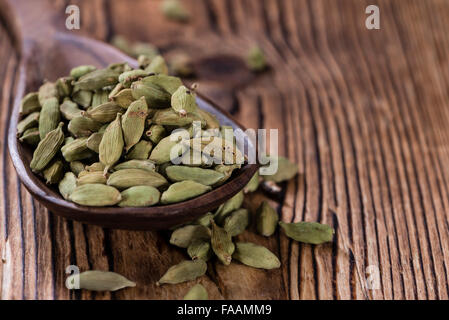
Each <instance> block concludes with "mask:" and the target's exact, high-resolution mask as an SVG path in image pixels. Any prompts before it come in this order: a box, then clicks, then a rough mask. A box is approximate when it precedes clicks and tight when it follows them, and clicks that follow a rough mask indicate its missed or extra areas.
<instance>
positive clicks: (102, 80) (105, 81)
mask: <svg viewBox="0 0 449 320" xmlns="http://www.w3.org/2000/svg"><path fill="white" fill-rule="evenodd" d="M119 75H120V73H118V72H116V71H114V70H111V69H98V70H94V71H92V72H89V73H87V74H85V75H83V76H82V77H80V78H79V79H78V81H77V82H75V86H76V87H77V88H79V89H81V90H91V91H93V90H98V89H102V88H104V87H107V86H113V85H115V84H117V83H118V76H119Z"/></svg>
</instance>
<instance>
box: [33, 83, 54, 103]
mask: <svg viewBox="0 0 449 320" xmlns="http://www.w3.org/2000/svg"><path fill="white" fill-rule="evenodd" d="M50 98H56V99H58V98H59V96H58V89H57V88H56V84H55V83H53V82H45V83H44V84H43V85H41V86H40V88H39V92H38V100H39V104H40V105H41V106H43V105H44V103H45V100H47V99H50Z"/></svg>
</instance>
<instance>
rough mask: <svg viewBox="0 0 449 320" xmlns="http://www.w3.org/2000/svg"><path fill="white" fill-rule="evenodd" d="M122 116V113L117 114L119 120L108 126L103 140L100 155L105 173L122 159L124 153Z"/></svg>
mask: <svg viewBox="0 0 449 320" xmlns="http://www.w3.org/2000/svg"><path fill="white" fill-rule="evenodd" d="M121 116H122V115H121V113H118V114H117V118H116V119H115V120H114V121H113V122H111V123H110V124H109V125H108V128H107V129H106V131H105V132H104V134H103V139H101V143H100V148H99V151H100V152H99V154H100V162H101V163H102V164H104V166H105V169H104V170H105V173H106V172H107V171H108V170H109V168H110V167H112V166H113V165H114V164H115V163H116V162H117V161H118V160H119V159H120V157H121V156H122V153H123V147H124V141H123V132H122V124H121Z"/></svg>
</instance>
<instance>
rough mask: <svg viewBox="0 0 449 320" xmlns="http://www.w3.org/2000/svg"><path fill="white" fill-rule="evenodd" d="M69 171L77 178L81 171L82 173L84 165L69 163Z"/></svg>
mask: <svg viewBox="0 0 449 320" xmlns="http://www.w3.org/2000/svg"><path fill="white" fill-rule="evenodd" d="M70 171H72V172H73V173H74V174H75V175H76V176H78V175H79V174H80V172H81V171H84V164H83V163H82V162H81V161H71V162H70Z"/></svg>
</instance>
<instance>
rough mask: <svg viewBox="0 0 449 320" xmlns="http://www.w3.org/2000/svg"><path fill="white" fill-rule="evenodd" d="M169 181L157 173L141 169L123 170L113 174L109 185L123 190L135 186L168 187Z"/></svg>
mask: <svg viewBox="0 0 449 320" xmlns="http://www.w3.org/2000/svg"><path fill="white" fill-rule="evenodd" d="M167 183H168V182H167V180H166V179H165V178H164V177H163V176H162V175H160V174H159V173H157V172H152V171H146V170H141V169H123V170H119V171H116V172H114V173H112V174H111V176H110V177H109V179H108V185H110V186H114V187H116V188H117V189H120V190H123V189H128V188H131V187H135V186H150V187H155V188H158V187H162V186H165V185H167Z"/></svg>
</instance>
